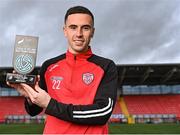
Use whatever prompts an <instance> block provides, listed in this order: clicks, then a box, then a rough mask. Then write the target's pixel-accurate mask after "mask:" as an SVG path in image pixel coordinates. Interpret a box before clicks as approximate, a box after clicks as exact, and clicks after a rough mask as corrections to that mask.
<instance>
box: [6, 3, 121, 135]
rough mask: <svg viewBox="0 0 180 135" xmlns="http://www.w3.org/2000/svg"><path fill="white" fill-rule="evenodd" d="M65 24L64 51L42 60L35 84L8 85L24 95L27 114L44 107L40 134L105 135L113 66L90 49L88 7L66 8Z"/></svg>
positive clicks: (114, 89) (91, 19) (114, 82)
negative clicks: (65, 39)
mask: <svg viewBox="0 0 180 135" xmlns="http://www.w3.org/2000/svg"><path fill="white" fill-rule="evenodd" d="M64 23H65V25H64V27H63V30H64V35H65V37H66V38H67V41H68V51H67V52H66V53H65V54H62V55H60V56H57V57H55V58H52V59H50V60H47V61H46V62H44V64H43V65H42V67H41V71H40V81H39V83H38V82H37V83H36V85H35V86H34V88H32V87H30V86H28V85H27V84H9V83H8V84H9V85H10V86H12V87H14V88H16V89H17V90H18V91H19V92H20V93H21V94H22V95H23V96H25V97H26V100H25V108H26V111H27V112H28V113H29V114H30V115H31V116H34V115H37V114H39V113H40V112H42V110H43V109H44V110H45V114H47V119H46V123H45V128H44V133H45V134H56V133H57V134H73V133H76V134H107V133H108V126H107V121H108V119H109V117H110V116H111V113H112V110H113V107H114V104H115V102H116V93H117V78H118V77H117V69H116V65H115V64H114V62H113V61H111V60H109V59H106V58H102V57H99V56H97V55H95V54H93V53H92V51H91V47H90V46H89V43H90V41H91V38H92V37H93V35H94V30H95V29H94V16H93V14H92V13H91V12H90V11H89V10H88V9H87V8H85V7H82V6H76V7H72V8H70V9H69V10H68V11H67V13H66V15H65V21H64ZM38 84H39V85H38Z"/></svg>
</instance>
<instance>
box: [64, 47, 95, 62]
mask: <svg viewBox="0 0 180 135" xmlns="http://www.w3.org/2000/svg"><path fill="white" fill-rule="evenodd" d="M92 54H93V53H92V51H91V47H89V49H88V50H87V51H86V52H84V53H80V54H76V55H74V54H72V53H71V52H69V50H67V52H66V58H67V59H74V60H83V59H85V60H86V59H88V58H89V57H90V56H91V55H92Z"/></svg>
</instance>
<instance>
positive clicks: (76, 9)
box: [64, 6, 94, 25]
mask: <svg viewBox="0 0 180 135" xmlns="http://www.w3.org/2000/svg"><path fill="white" fill-rule="evenodd" d="M76 13H82V14H88V15H90V16H91V18H92V21H93V25H94V16H93V14H92V12H91V11H90V10H89V9H88V8H86V7H83V6H74V7H71V8H69V9H68V10H67V12H66V14H65V17H64V23H66V20H67V18H68V16H69V15H71V14H76Z"/></svg>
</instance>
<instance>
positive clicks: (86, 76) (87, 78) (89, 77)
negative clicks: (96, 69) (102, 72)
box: [82, 73, 94, 85]
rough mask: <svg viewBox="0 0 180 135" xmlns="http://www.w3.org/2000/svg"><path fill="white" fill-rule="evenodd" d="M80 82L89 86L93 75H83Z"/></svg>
mask: <svg viewBox="0 0 180 135" xmlns="http://www.w3.org/2000/svg"><path fill="white" fill-rule="evenodd" d="M82 80H83V82H84V83H85V84H86V85H89V84H91V83H92V82H93V80H94V74H92V73H84V74H83V75H82Z"/></svg>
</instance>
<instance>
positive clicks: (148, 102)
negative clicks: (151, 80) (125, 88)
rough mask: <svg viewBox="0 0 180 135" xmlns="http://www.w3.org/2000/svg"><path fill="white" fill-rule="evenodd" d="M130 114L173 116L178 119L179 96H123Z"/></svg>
mask: <svg viewBox="0 0 180 135" xmlns="http://www.w3.org/2000/svg"><path fill="white" fill-rule="evenodd" d="M124 100H125V102H126V105H127V108H128V111H129V113H130V114H175V115H176V116H177V118H178V119H179V118H180V95H128V96H124Z"/></svg>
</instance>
